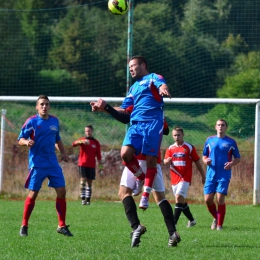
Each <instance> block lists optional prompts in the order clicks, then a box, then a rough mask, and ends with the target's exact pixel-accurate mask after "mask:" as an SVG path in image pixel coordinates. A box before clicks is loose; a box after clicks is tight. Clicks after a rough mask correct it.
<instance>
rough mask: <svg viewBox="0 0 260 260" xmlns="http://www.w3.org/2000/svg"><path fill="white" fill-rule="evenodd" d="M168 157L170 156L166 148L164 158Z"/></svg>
mask: <svg viewBox="0 0 260 260" xmlns="http://www.w3.org/2000/svg"><path fill="white" fill-rule="evenodd" d="M168 157H171V155H170V150H169V148H167V149H166V152H165V155H164V159H167V158H168Z"/></svg>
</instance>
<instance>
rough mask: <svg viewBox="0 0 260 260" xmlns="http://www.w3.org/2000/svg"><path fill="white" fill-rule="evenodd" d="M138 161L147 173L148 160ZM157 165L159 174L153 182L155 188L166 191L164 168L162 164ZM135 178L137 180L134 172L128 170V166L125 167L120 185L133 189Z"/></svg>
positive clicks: (155, 189)
mask: <svg viewBox="0 0 260 260" xmlns="http://www.w3.org/2000/svg"><path fill="white" fill-rule="evenodd" d="M138 162H139V165H140V166H141V168H142V170H143V172H144V173H146V169H147V167H146V161H144V160H138ZM156 167H157V174H156V175H155V179H154V182H153V190H154V191H158V192H164V191H165V187H164V181H163V175H162V168H161V165H160V164H158V163H157V165H156ZM135 180H136V177H135V176H134V175H133V173H132V172H131V171H130V170H128V168H127V167H125V168H124V170H123V173H122V177H121V181H120V186H125V187H128V188H130V189H132V190H133V189H134V188H135Z"/></svg>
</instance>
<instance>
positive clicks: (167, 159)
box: [163, 157, 172, 164]
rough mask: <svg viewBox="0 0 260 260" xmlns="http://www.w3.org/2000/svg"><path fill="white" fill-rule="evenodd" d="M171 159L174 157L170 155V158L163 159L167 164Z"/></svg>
mask: <svg viewBox="0 0 260 260" xmlns="http://www.w3.org/2000/svg"><path fill="white" fill-rule="evenodd" d="M171 161H172V157H168V158H166V159H164V160H163V162H164V164H167V163H169V162H171Z"/></svg>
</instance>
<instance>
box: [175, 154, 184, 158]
mask: <svg viewBox="0 0 260 260" xmlns="http://www.w3.org/2000/svg"><path fill="white" fill-rule="evenodd" d="M173 157H174V158H183V157H185V153H174V154H173Z"/></svg>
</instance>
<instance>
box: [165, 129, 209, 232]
mask: <svg viewBox="0 0 260 260" xmlns="http://www.w3.org/2000/svg"><path fill="white" fill-rule="evenodd" d="M172 137H173V139H174V141H175V143H174V144H172V145H171V146H169V147H168V148H167V150H166V153H165V156H164V158H165V159H164V164H170V175H171V185H172V191H173V194H174V196H175V202H176V204H175V211H174V217H175V223H176V224H177V222H178V219H179V217H180V215H181V212H183V213H184V215H185V216H186V217H187V218H188V220H189V221H188V224H187V227H192V226H194V225H195V224H196V220H195V219H194V218H193V216H192V214H191V212H190V209H189V206H188V204H187V202H186V201H185V198H186V197H187V193H188V189H189V186H190V184H191V179H192V163H193V162H195V164H196V167H197V169H198V170H199V172H200V174H201V177H202V183H203V184H204V183H205V173H204V171H203V169H202V166H201V164H200V157H199V155H198V154H197V151H196V148H195V147H194V146H193V145H191V144H189V143H187V142H185V141H184V140H183V137H184V132H183V129H182V128H181V127H175V128H174V129H173V131H172Z"/></svg>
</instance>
